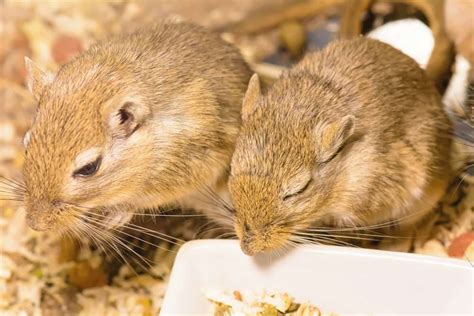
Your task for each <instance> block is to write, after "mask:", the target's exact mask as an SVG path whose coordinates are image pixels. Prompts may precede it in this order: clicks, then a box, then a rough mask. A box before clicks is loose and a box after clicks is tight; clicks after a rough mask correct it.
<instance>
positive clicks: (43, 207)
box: [26, 201, 55, 231]
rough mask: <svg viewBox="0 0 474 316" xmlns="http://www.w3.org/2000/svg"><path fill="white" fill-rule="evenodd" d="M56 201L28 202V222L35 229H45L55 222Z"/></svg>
mask: <svg viewBox="0 0 474 316" xmlns="http://www.w3.org/2000/svg"><path fill="white" fill-rule="evenodd" d="M54 205H55V204H54V203H48V202H45V201H30V202H29V203H28V204H27V214H26V223H27V224H28V226H30V227H31V228H32V229H34V230H38V231H45V230H48V229H50V228H51V227H52V226H53V223H54V213H55V212H54V210H53V208H54Z"/></svg>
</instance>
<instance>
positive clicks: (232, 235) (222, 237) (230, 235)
mask: <svg viewBox="0 0 474 316" xmlns="http://www.w3.org/2000/svg"><path fill="white" fill-rule="evenodd" d="M228 238H234V239H235V238H237V235H236V234H235V233H233V232H227V233H223V234H220V235H218V236H216V237H215V239H228Z"/></svg>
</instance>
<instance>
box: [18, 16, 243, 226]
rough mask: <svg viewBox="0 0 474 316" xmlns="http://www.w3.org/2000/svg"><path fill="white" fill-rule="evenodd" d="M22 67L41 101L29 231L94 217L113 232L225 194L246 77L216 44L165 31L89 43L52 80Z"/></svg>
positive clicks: (28, 181)
mask: <svg viewBox="0 0 474 316" xmlns="http://www.w3.org/2000/svg"><path fill="white" fill-rule="evenodd" d="M26 64H27V69H28V72H29V79H28V85H29V88H30V90H31V92H32V93H33V94H34V96H35V98H36V99H37V101H38V110H37V114H36V117H35V119H34V123H33V126H32V127H31V129H30V131H29V132H28V133H27V135H26V136H25V146H26V158H25V164H24V169H23V175H24V181H25V185H26V191H27V193H26V196H25V201H26V206H27V222H28V224H29V225H30V226H31V227H32V228H34V229H37V230H48V229H55V230H56V229H58V230H60V229H65V228H70V227H76V226H80V225H81V223H82V220H83V219H84V218H85V217H86V216H87V214H88V212H87V210H91V209H92V211H90V212H96V213H97V214H98V213H100V214H102V216H103V217H101V218H102V220H103V223H110V224H111V225H119V224H120V223H122V222H124V221H126V220H127V219H128V218H129V217H130V215H131V214H133V213H134V212H135V211H136V210H139V209H145V208H158V207H161V206H167V205H180V206H182V205H184V206H187V205H189V204H191V205H192V206H193V207H194V206H196V207H198V205H195V203H194V202H196V200H199V201H201V200H200V199H199V198H197V197H199V192H200V190H202V189H203V188H210V189H211V190H214V191H217V192H219V193H221V194H223V195H225V194H226V182H227V173H228V168H229V164H230V158H231V155H232V152H233V149H234V142H235V138H236V137H237V133H238V130H239V127H240V109H241V105H242V98H243V96H244V94H245V90H246V88H247V84H248V80H249V78H250V76H251V72H250V70H249V68H248V67H247V65H246V64H245V62H244V61H243V59H242V57H241V56H240V54H239V52H238V50H237V49H236V48H234V47H232V46H231V45H230V44H227V43H225V42H224V41H223V40H222V39H220V37H219V35H218V34H213V33H211V32H208V31H206V30H205V29H203V28H201V27H198V26H194V25H192V24H187V23H179V24H177V23H168V22H166V23H162V24H158V25H156V26H154V27H152V28H150V29H147V30H142V31H139V32H136V33H134V34H130V35H124V36H118V37H115V38H111V39H110V40H107V41H104V42H102V43H99V44H96V45H95V46H92V47H91V48H90V49H89V50H87V51H85V52H84V53H82V54H81V55H79V56H78V57H77V58H75V59H73V60H72V61H71V62H69V63H67V64H65V65H63V66H62V67H61V68H60V70H59V71H58V73H57V74H56V75H49V74H47V73H45V72H43V71H42V70H40V69H39V68H38V67H37V66H36V65H35V64H33V63H32V62H31V61H30V60H28V59H27V60H26ZM204 204H205V205H207V204H212V203H207V204H206V203H202V205H204ZM215 211H216V210H214V209H212V207H211V208H210V210H209V212H211V213H212V212H215ZM104 225H105V224H104ZM101 228H102V227H101Z"/></svg>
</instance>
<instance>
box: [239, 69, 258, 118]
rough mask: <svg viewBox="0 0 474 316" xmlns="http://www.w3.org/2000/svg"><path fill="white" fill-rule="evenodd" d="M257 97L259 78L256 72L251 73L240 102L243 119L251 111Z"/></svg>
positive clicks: (253, 108)
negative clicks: (242, 99)
mask: <svg viewBox="0 0 474 316" xmlns="http://www.w3.org/2000/svg"><path fill="white" fill-rule="evenodd" d="M258 97H260V79H259V78H258V75H257V74H253V76H252V78H250V81H249V86H248V88H247V92H246V93H245V97H244V101H243V103H242V120H244V121H245V120H246V119H247V118H248V117H249V116H250V114H252V113H253V111H254V110H255V102H256V101H257V99H258Z"/></svg>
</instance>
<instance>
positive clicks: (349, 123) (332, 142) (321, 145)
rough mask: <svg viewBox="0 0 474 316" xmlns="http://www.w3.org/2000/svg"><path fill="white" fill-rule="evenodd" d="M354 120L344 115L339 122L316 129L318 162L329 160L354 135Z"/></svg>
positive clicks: (352, 117)
mask: <svg viewBox="0 0 474 316" xmlns="http://www.w3.org/2000/svg"><path fill="white" fill-rule="evenodd" d="M354 120H355V118H354V116H352V115H346V116H344V117H343V118H342V119H341V120H338V121H336V122H332V123H329V124H325V125H324V126H322V128H317V133H316V137H317V141H318V150H319V151H320V153H321V156H320V158H319V161H320V162H326V161H329V160H331V159H332V158H333V157H334V156H335V155H336V154H337V152H338V151H339V150H340V149H341V148H342V147H343V146H344V144H345V143H346V142H347V140H348V139H349V137H351V136H352V135H353V134H354V129H355V122H354Z"/></svg>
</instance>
